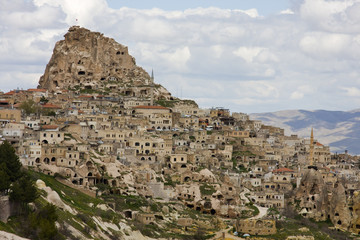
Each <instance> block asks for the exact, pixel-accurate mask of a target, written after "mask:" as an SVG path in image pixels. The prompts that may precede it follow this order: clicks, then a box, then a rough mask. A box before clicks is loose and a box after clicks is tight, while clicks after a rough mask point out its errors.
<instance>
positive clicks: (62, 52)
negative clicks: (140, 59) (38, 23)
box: [38, 26, 170, 99]
mask: <svg viewBox="0 0 360 240" xmlns="http://www.w3.org/2000/svg"><path fill="white" fill-rule="evenodd" d="M150 84H151V81H150V76H149V74H148V73H147V72H146V71H144V69H142V68H141V67H138V66H136V63H135V59H134V58H133V57H132V56H131V55H129V53H128V48H127V47H126V46H124V45H121V44H119V43H117V42H116V41H115V40H114V39H112V38H108V37H105V36H103V34H101V33H99V32H91V31H90V30H88V29H85V28H81V27H79V26H73V27H70V29H69V31H68V32H67V33H66V34H65V40H61V41H59V42H57V43H56V45H55V48H54V50H53V55H52V57H51V59H50V61H49V63H48V64H47V66H46V69H45V73H44V75H43V76H41V78H40V81H39V86H38V87H39V88H45V89H48V90H49V91H50V92H56V91H57V90H59V89H72V88H75V89H81V88H83V89H92V90H98V89H100V90H106V91H112V90H114V91H117V92H118V93H123V94H124V95H127V94H126V93H131V96H136V94H140V92H141V94H142V95H143V96H144V97H147V96H149V94H150V90H149V89H150V88H149V85H150ZM134 87H140V88H141V89H138V90H139V91H134V90H132V91H129V88H134ZM138 92H139V93H138ZM154 95H155V97H157V98H159V95H162V96H163V98H165V99H167V98H170V93H169V92H168V91H166V89H164V88H163V87H161V86H158V85H156V87H154Z"/></svg>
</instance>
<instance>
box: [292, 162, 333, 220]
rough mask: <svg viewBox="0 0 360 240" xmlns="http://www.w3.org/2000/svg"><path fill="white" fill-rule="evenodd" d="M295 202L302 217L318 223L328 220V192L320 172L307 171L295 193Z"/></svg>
mask: <svg viewBox="0 0 360 240" xmlns="http://www.w3.org/2000/svg"><path fill="white" fill-rule="evenodd" d="M295 201H296V202H297V203H298V206H297V207H299V210H300V213H301V214H302V215H303V216H306V217H310V218H314V219H316V220H318V221H325V220H326V219H327V218H328V212H329V210H328V209H329V198H328V190H327V186H326V184H325V182H324V180H323V178H322V176H321V173H320V172H318V171H315V170H314V169H309V170H307V172H306V173H305V174H304V176H303V178H302V179H301V183H300V186H299V188H298V190H297V192H296V193H295Z"/></svg>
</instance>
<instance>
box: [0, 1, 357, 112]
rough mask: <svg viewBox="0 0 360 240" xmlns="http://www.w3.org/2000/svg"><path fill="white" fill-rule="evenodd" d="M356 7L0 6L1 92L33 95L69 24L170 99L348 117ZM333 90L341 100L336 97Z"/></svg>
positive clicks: (353, 97)
mask: <svg viewBox="0 0 360 240" xmlns="http://www.w3.org/2000/svg"><path fill="white" fill-rule="evenodd" d="M359 11H360V0H346V1H343V0H332V1H328V0H304V1H297V5H296V6H295V5H294V6H293V7H292V8H290V9H286V10H284V11H281V12H279V14H276V15H271V16H267V17H264V16H260V15H259V13H258V11H257V10H256V9H250V10H244V9H220V8H215V7H210V8H194V9H187V10H183V11H165V10H162V9H158V8H154V9H132V8H127V7H122V8H120V9H111V8H109V6H108V5H107V3H106V1H105V0H89V1H86V2H85V1H82V0H32V1H29V0H16V1H14V0H3V1H1V2H0V63H1V64H0V81H1V83H2V85H1V86H2V90H5V91H6V90H10V89H15V88H17V87H20V88H21V87H23V88H27V87H36V85H37V84H36V83H37V81H38V79H39V77H40V75H41V74H42V73H43V71H44V69H45V66H46V63H47V62H48V61H49V59H50V57H51V53H52V49H53V47H54V45H55V42H56V41H58V40H60V39H63V35H64V34H65V33H66V31H67V29H68V28H69V27H70V26H71V25H74V24H77V25H80V26H83V27H86V28H89V29H90V30H93V31H99V32H102V33H104V34H105V35H106V36H109V37H113V38H114V39H115V40H116V41H118V42H120V43H122V44H124V45H127V46H128V47H129V51H130V54H132V55H133V56H134V57H135V58H136V61H137V64H138V65H140V66H142V67H144V69H146V70H148V71H151V69H154V71H155V81H156V82H159V83H161V84H163V85H164V86H165V87H166V88H168V89H169V90H170V91H171V92H172V93H173V94H174V95H175V96H178V97H183V98H193V99H195V100H197V101H198V102H199V104H200V105H201V106H203V107H211V106H218V105H220V106H223V107H227V108H230V109H231V110H232V111H243V112H259V111H272V110H281V109H289V108H303V109H318V108H323V109H329V108H330V107H331V108H333V109H334V108H336V109H344V108H346V109H351V108H357V107H358V106H356V103H358V102H359V101H358V100H359V99H358V98H359V97H360V90H359V89H360V80H359V79H360V78H359V77H360V74H359V71H358V69H360V68H359V67H360V66H359V63H360V61H359V60H360V59H359V58H360V32H359V29H360V17H359V14H358V13H359ZM338 89H341V90H342V91H341V92H340V93H339V92H338Z"/></svg>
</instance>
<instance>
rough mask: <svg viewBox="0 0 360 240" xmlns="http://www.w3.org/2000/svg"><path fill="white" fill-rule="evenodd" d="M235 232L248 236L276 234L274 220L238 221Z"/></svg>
mask: <svg viewBox="0 0 360 240" xmlns="http://www.w3.org/2000/svg"><path fill="white" fill-rule="evenodd" d="M236 231H237V232H241V233H248V234H250V235H272V234H275V233H276V225H275V220H260V219H238V220H237V221H236Z"/></svg>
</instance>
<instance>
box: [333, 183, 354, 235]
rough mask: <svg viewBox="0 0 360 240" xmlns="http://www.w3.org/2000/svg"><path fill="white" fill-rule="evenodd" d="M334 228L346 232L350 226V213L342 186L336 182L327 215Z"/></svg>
mask: <svg viewBox="0 0 360 240" xmlns="http://www.w3.org/2000/svg"><path fill="white" fill-rule="evenodd" d="M328 215H329V216H330V219H331V222H332V223H333V224H334V226H335V227H337V228H340V229H343V230H345V231H346V230H348V228H349V227H350V225H351V219H352V216H351V212H350V210H349V207H348V202H347V198H346V194H345V188H344V186H343V185H342V184H341V183H339V182H337V183H336V184H335V186H334V189H333V191H332V197H331V201H330V211H329V214H328Z"/></svg>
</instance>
